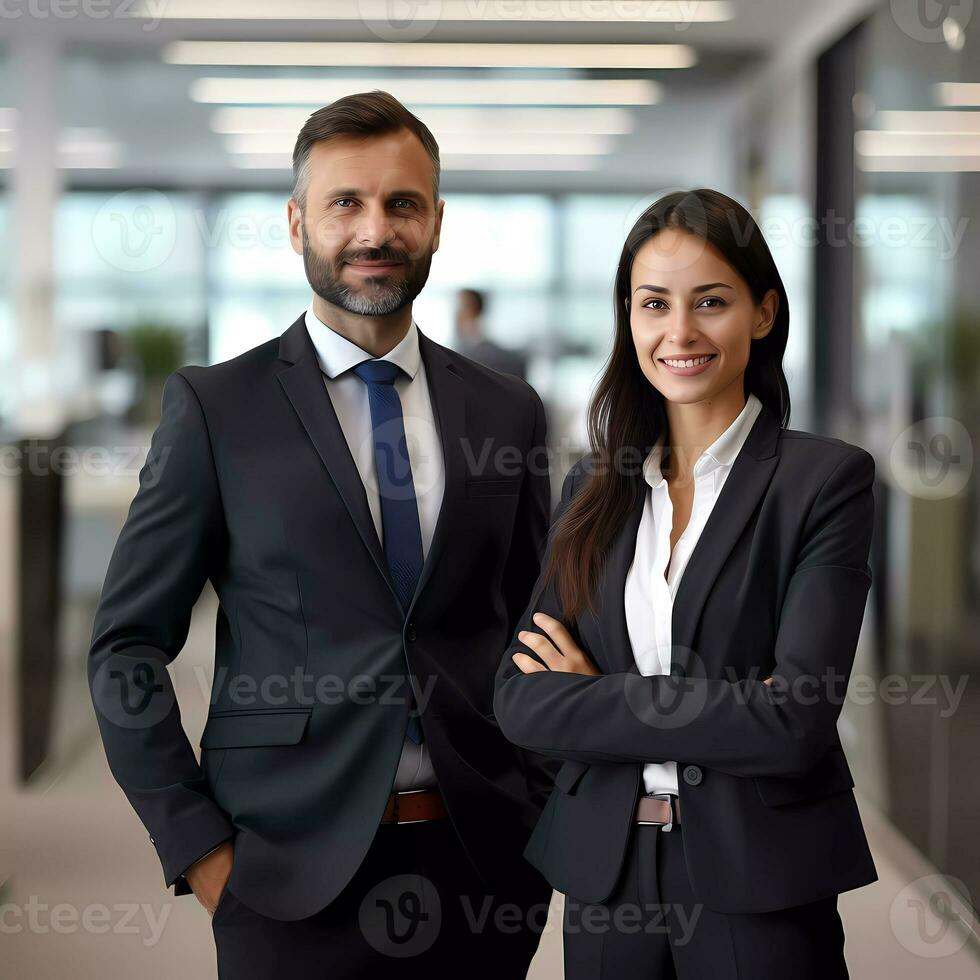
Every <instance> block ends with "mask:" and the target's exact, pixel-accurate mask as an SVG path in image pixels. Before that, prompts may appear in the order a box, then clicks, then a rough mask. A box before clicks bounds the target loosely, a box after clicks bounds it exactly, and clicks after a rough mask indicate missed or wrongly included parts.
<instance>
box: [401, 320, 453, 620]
mask: <svg viewBox="0 0 980 980" xmlns="http://www.w3.org/2000/svg"><path fill="white" fill-rule="evenodd" d="M419 351H420V353H421V355H422V363H423V364H424V365H425V376H426V381H427V382H428V386H429V396H430V399H431V402H432V412H433V415H434V416H435V422H436V426H437V427H438V429H439V437H440V441H441V442H442V458H443V466H444V469H445V486H444V489H443V493H442V504H441V505H440V508H439V516H438V518H437V519H436V526H435V530H434V531H433V532H432V542H431V544H430V545H429V551H428V554H426V556H425V563H424V564H423V566H422V573H421V575H420V576H419V581H418V585H417V586H416V589H415V598H414V599H413V600H412V606H413V607H414V605H415V602H416V601H417V600H418V597H419V595H420V594H421V592H422V590H423V589H424V588H425V585H426V583H427V582H428V581H429V578H430V577H431V575H432V570H433V568H434V567H435V566H436V565H437V564H438V562H439V561H441V560H442V556H443V554H444V552H445V549H446V544H447V541H448V538H449V534H450V529H449V525H450V523H451V517H452V515H453V514H454V513H457V512H458V510H459V507H460V505H461V504H462V500H463V494H464V492H465V481H466V467H465V459H464V457H463V439H464V438H465V436H466V390H465V385H464V383H463V379H462V378H461V377H460V376H459V374H458V373H457V370H456V366H455V365H454V364H453V362H452V359H451V358H450V356H449V353H448V351H447V350H446V349H445V348H444V347H441V346H440V345H439V344H436V343H434V342H433V341H431V340H430V339H429V338H428V337H426V336H425V334H423V333H422V331H421V330H420V331H419ZM409 613H411V609H409Z"/></svg>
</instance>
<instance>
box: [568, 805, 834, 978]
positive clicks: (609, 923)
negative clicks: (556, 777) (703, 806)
mask: <svg viewBox="0 0 980 980" xmlns="http://www.w3.org/2000/svg"><path fill="white" fill-rule="evenodd" d="M682 834H683V830H682V829H681V828H680V827H678V826H677V825H675V826H674V828H673V830H670V831H667V832H664V831H662V830H661V829H660V828H659V827H656V826H651V825H642V824H638V825H637V826H636V827H635V828H634V831H633V834H632V835H631V840H630V845H629V851H628V854H627V858H626V861H625V864H624V868H623V873H622V875H621V877H620V879H619V881H618V883H617V885H616V889H615V891H614V892H613V894H612V895H611V896H610V897H609V899H608V901H606V902H604V903H602V904H598V905H595V904H587V903H583V902H580V901H577V900H576V899H574V898H573V897H571V896H566V899H565V913H564V918H563V922H562V927H563V939H564V948H565V980H600V978H602V980H634V978H635V980H705V978H707V977H710V978H711V980H738V978H741V980H745V978H746V977H750V978H751V980H787V978H792V980H846V978H847V976H848V973H847V967H846V965H845V963H844V930H843V926H842V925H841V920H840V916H839V915H838V914H837V896H836V895H834V896H831V897H830V898H826V899H821V900H820V901H817V902H811V903H809V904H807V905H801V906H796V907H794V908H789V909H781V910H779V911H776V912H763V913H758V914H739V915H735V914H726V913H723V912H714V911H712V910H711V909H708V908H705V907H704V905H702V904H699V903H698V902H696V901H695V900H694V896H693V894H692V892H691V882H690V879H689V878H688V875H687V865H686V864H685V861H684V839H683V836H682ZM728 873H729V872H728V871H727V870H726V869H725V868H718V874H728Z"/></svg>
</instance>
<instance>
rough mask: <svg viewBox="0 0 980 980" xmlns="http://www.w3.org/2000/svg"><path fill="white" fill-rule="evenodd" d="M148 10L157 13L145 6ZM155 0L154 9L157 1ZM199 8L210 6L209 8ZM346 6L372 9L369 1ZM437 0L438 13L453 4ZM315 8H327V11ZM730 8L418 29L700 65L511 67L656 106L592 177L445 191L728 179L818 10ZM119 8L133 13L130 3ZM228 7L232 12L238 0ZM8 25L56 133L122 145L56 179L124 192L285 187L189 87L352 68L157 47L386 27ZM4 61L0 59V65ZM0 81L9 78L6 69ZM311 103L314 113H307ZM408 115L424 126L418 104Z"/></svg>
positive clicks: (637, 118) (458, 174) (440, 72)
mask: <svg viewBox="0 0 980 980" xmlns="http://www.w3.org/2000/svg"><path fill="white" fill-rule="evenodd" d="M79 2H80V3H81V0H79ZM147 2H148V3H150V9H151V10H152V9H154V8H153V2H154V0H147ZM164 2H165V0H156V3H158V4H163V3H164ZM174 2H175V3H177V2H180V0H174ZM200 2H206V3H209V4H212V3H213V2H214V0H200ZM334 2H337V3H346V2H347V0H334ZM356 2H357V3H358V4H368V3H370V2H373V0H356ZM445 2H446V3H447V9H448V8H449V7H450V6H451V3H452V0H445ZM467 3H468V4H469V7H468V8H467V9H483V8H484V7H486V6H487V5H488V2H486V3H483V4H482V6H481V3H479V2H477V0H467ZM321 6H322V7H323V8H324V9H330V6H329V4H328V3H323V4H321ZM348 6H349V4H348ZM422 6H423V7H424V6H425V4H424V3H423V4H422ZM513 6H514V4H513V3H512V2H509V3H499V4H498V5H497V8H495V9H500V10H504V11H506V10H507V9H508V8H513ZM630 6H632V7H633V8H636V7H640V8H643V7H645V6H646V4H643V3H633V4H632V5H630V4H627V3H625V2H623V0H621V2H620V3H619V4H618V7H617V9H620V10H625V9H629V8H630ZM731 6H732V7H733V9H734V12H735V17H734V19H732V20H730V21H726V22H723V23H692V24H635V23H634V24H617V23H596V22H591V23H564V24H559V23H553V22H539V23H502V22H494V21H490V22H486V21H483V22H461V21H452V22H449V21H440V22H438V23H434V24H428V25H424V26H423V29H422V31H421V36H420V38H419V39H424V41H426V42H452V41H456V42H502V43H507V42H512V43H516V42H520V43H534V42H536V43H558V42H561V43H598V42H603V43H630V44H640V43H654V42H661V43H671V44H684V45H688V46H690V47H692V48H693V49H694V51H695V53H696V56H697V63H696V65H694V66H693V67H690V68H683V69H662V70H653V71H637V70H612V69H603V70H584V69H576V70H573V71H533V70H531V71H529V70H524V69H520V70H513V69H512V70H509V71H508V73H507V74H508V75H509V76H511V77H521V78H544V77H574V78H648V79H653V80H655V81H657V82H658V83H659V85H660V86H662V93H663V97H662V101H661V102H659V103H658V104H656V105H653V106H643V107H634V108H630V109H629V110H628V111H629V112H630V113H631V116H632V121H633V131H632V132H631V133H629V134H627V135H617V136H613V137H611V138H610V139H611V145H612V152H611V153H610V154H609V155H607V156H602V157H601V158H598V164H599V165H598V167H597V169H594V170H590V171H582V172H574V171H572V172H560V173H548V172H540V171H535V172H521V171H520V170H519V169H517V170H515V171H513V172H509V171H506V170H503V171H501V170H499V169H498V170H495V171H487V172H477V171H448V172H447V174H446V178H445V181H444V186H445V187H446V188H447V189H450V190H452V189H483V188H487V187H503V188H522V189H571V188H583V189H588V188H594V189H606V190H610V189H616V190H623V189H627V190H636V191H638V192H641V191H643V190H649V189H650V188H651V187H656V188H660V187H666V186H681V185H684V186H697V185H699V184H710V183H718V184H721V183H724V182H725V181H726V179H727V177H728V174H729V171H730V167H731V166H732V161H731V156H732V154H731V147H730V131H729V127H730V126H731V119H732V108H733V104H734V100H735V99H736V98H737V97H738V93H739V87H740V84H741V82H742V81H743V80H745V79H747V78H748V77H750V76H751V75H752V73H753V72H754V71H755V70H756V69H759V68H760V67H761V66H762V65H763V64H765V63H766V62H767V61H769V60H771V59H772V58H773V57H775V56H776V55H777V54H778V52H779V51H780V49H781V48H783V47H785V46H786V45H787V44H789V43H790V42H791V40H795V39H796V38H797V37H798V36H799V33H800V32H801V30H802V29H803V28H802V25H803V24H804V23H805V22H806V20H807V19H808V18H812V16H813V12H814V5H813V4H811V3H808V2H803V0H782V2H778V0H756V2H749V0H732V4H731ZM838 6H840V3H838ZM268 8H271V9H274V8H272V5H271V3H270V4H269V5H267V8H264V9H268ZM458 8H459V5H458V4H457V9H458ZM126 9H131V5H130V6H127V8H126ZM230 9H235V4H234V3H231V5H230ZM238 9H241V6H240V4H239V6H238ZM335 9H336V8H335ZM430 9H431V6H430ZM593 9H597V8H593ZM4 26H5V27H7V34H8V40H10V41H11V44H10V45H9V46H8V47H7V49H6V52H5V53H8V54H9V53H10V51H11V50H12V49H15V48H16V45H17V44H18V41H19V40H20V39H24V38H26V37H27V36H28V35H32V34H33V35H35V36H37V35H39V34H41V35H43V37H44V38H46V39H47V41H48V42H54V43H58V44H59V45H60V46H61V48H62V55H61V72H60V75H61V77H60V79H59V91H60V94H59V100H60V105H59V123H60V125H61V126H62V127H67V128H71V129H72V130H73V131H76V132H75V133H74V135H75V138H76V139H77V138H85V136H86V133H88V134H89V136H91V138H92V140H94V141H95V142H98V141H99V140H105V141H108V142H109V143H114V144H116V145H117V146H118V148H119V151H120V152H119V159H118V166H117V167H115V168H113V169H89V170H85V169H73V170H69V171H66V180H67V181H68V183H69V184H71V185H74V186H96V185H102V186H106V185H108V186H113V185H115V186H120V185H126V186H132V185H133V183H134V182H141V183H147V184H157V185H169V186H218V187H236V186H237V187H244V186H249V187H277V188H280V187H284V186H286V185H287V184H288V179H289V177H288V171H287V170H285V169H281V170H258V169H240V168H239V167H237V166H235V165H234V162H233V157H232V156H231V154H229V153H228V152H227V150H226V143H227V137H226V136H223V135H222V134H219V133H216V132H214V130H213V129H212V118H213V115H214V112H215V110H216V108H218V107H216V106H212V105H206V104H201V103H199V102H195V101H193V100H192V99H191V97H190V94H189V93H190V90H191V86H192V84H193V83H194V81H195V80H197V79H200V78H203V77H208V76H216V77H228V76H234V77H252V78H260V79H261V78H271V77H276V76H282V77H291V78H324V77H331V76H334V75H338V74H340V75H342V76H343V77H344V78H351V77H352V75H356V72H352V71H350V70H347V69H344V70H342V71H341V70H339V69H328V68H323V69H319V68H315V67H314V68H298V67H227V66H196V65H183V64H169V63H167V62H166V61H164V58H163V52H164V51H165V49H166V47H167V45H168V44H170V43H171V42H173V41H175V40H208V39H211V40H252V41H271V40H302V41H334V42H336V41H377V40H378V39H379V36H384V30H385V25H383V24H380V25H379V24H377V23H375V24H365V23H363V22H359V21H357V20H349V19H344V20H317V21H311V20H296V19H293V20H269V19H263V20H228V19H222V20H199V19H193V20H172V19H164V20H160V21H159V22H158V23H152V24H151V23H150V22H138V21H134V20H132V19H130V18H125V17H107V18H103V19H96V18H94V17H89V18H85V17H75V18H62V19H48V20H47V21H46V22H42V21H41V20H39V19H31V18H26V19H25V18H21V19H16V20H12V21H11V20H8V21H6V22H5V24H4ZM379 31H380V32H381V34H379ZM417 33H418V32H417ZM396 36H398V35H396ZM10 64H11V63H10V62H9V61H8V67H9V66H10ZM6 74H7V76H8V79H9V76H10V75H11V74H12V73H11V72H10V71H8V72H6ZM368 74H369V75H370V78H371V79H372V80H373V79H377V78H378V77H379V75H380V76H381V77H382V78H383V79H387V80H390V81H391V84H390V86H389V87H390V88H391V89H392V90H393V91H394V92H395V93H396V94H397V79H399V78H404V77H406V76H411V77H419V76H420V75H432V76H436V77H440V76H442V77H445V76H451V77H460V76H461V75H463V74H468V75H471V76H477V77H490V76H492V75H493V74H495V71H494V70H486V69H479V70H477V69H471V70H469V71H468V72H466V71H465V70H462V71H461V70H460V69H431V70H428V71H425V70H423V71H420V70H418V69H415V70H402V69H398V70H380V71H379V70H377V69H376V70H373V71H371V72H369V73H368ZM496 74H499V72H496ZM16 81H17V80H16V79H14V80H13V81H12V83H13V82H16ZM352 85H353V83H352ZM351 90H352V91H355V90H357V88H356V87H352V89H351ZM15 103H16V95H15V94H14V93H11V97H10V98H8V97H7V96H5V95H3V94H2V93H0V106H3V105H10V104H15ZM313 108H315V106H310V107H309V110H310V111H312V109H313ZM418 113H419V115H420V116H422V118H425V109H424V107H422V108H419V109H418ZM79 130H80V131H81V132H80V133H79V132H77V131H79Z"/></svg>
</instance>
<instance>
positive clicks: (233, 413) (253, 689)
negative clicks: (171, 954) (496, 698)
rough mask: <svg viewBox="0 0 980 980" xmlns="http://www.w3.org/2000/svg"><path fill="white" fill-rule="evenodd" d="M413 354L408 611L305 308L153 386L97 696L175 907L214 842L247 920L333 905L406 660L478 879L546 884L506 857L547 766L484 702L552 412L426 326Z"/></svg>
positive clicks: (111, 574) (543, 506) (532, 569)
mask: <svg viewBox="0 0 980 980" xmlns="http://www.w3.org/2000/svg"><path fill="white" fill-rule="evenodd" d="M419 344H420V347H421V356H422V358H423V361H424V363H425V368H426V374H427V378H428V383H429V386H430V392H431V396H432V404H433V410H434V413H435V415H436V416H437V421H438V427H439V429H440V435H441V441H442V446H443V451H444V458H445V490H444V496H443V501H442V508H441V511H440V514H439V518H438V523H437V526H436V529H435V533H434V539H433V541H432V544H431V547H430V550H429V552H428V554H427V556H426V562H425V565H424V568H423V571H422V575H421V578H420V581H419V585H418V589H417V591H416V594H415V599H414V601H413V604H412V606H411V608H410V610H409V612H408V614H407V616H406V615H404V614H403V612H402V609H401V607H400V605H399V602H398V599H397V597H396V594H395V592H394V589H393V587H392V585H391V581H390V577H389V574H388V570H387V565H386V562H385V557H384V552H383V548H382V545H381V543H380V542H379V540H378V536H377V533H376V531H375V528H374V525H373V523H372V520H371V514H370V511H369V507H368V502H367V497H366V494H365V491H364V486H363V484H362V482H361V480H360V477H359V476H358V472H357V469H356V467H355V464H354V460H353V458H352V456H351V453H350V450H349V449H348V446H347V443H346V441H345V439H344V434H343V432H342V430H341V427H340V424H339V422H338V420H337V417H336V414H335V413H334V410H333V407H332V404H331V401H330V397H329V395H328V393H327V391H326V388H325V386H324V382H323V378H322V375H321V372H320V368H319V365H318V361H317V358H316V354H315V351H314V348H313V344H312V341H311V340H310V337H309V334H308V333H307V329H306V325H305V322H304V317H303V316H300V317H299V318H298V319H297V320H296V322H295V323H294V324H293V325H292V326H291V327H289V329H288V330H286V331H285V333H284V334H283V335H282V337H281V338H276V339H274V340H271V341H269V342H267V343H265V344H262V345H261V346H259V347H256V348H254V349H253V350H250V351H248V352H246V353H244V354H242V355H241V356H239V357H236V358H233V359H232V360H229V361H226V362H224V363H220V364H215V365H212V366H210V367H184V368H182V369H180V370H179V371H176V372H175V373H173V374H172V375H171V376H170V377H169V378H168V380H167V383H166V386H165V388H164V393H163V414H162V420H161V422H160V424H159V427H158V428H157V429H156V431H155V432H154V434H153V438H152V442H151V446H150V450H149V455H148V458H147V465H146V466H144V468H143V470H142V471H141V473H140V487H139V490H138V492H137V495H136V497H135V499H134V501H133V503H132V506H131V508H130V511H129V515H128V517H127V520H126V523H125V526H124V527H123V529H122V532H121V534H120V536H119V540H118V542H117V544H116V547H115V550H114V552H113V555H112V559H111V562H110V565H109V569H108V573H107V576H106V581H105V586H104V589H103V592H102V597H101V601H100V604H99V607H98V611H97V614H96V617H95V624H94V629H93V638H92V645H91V651H90V656H89V679H90V686H91V690H92V696H93V701H94V704H95V706H96V710H97V714H98V719H99V725H100V728H101V733H102V738H103V741H104V744H105V750H106V755H107V758H108V761H109V765H110V767H111V770H112V773H113V775H114V776H115V778H116V780H117V781H118V783H119V784H120V786H121V787H122V789H123V790H124V791H125V794H126V796H127V797H128V798H129V801H130V802H131V804H132V805H133V807H134V808H135V810H136V812H137V814H138V815H139V817H140V819H141V820H142V821H143V823H144V825H145V826H146V828H147V830H148V831H149V834H150V839H151V841H153V843H154V844H155V846H156V849H157V852H158V854H159V857H160V861H161V863H162V865H163V871H164V876H165V879H166V882H167V883H168V885H174V887H175V894H178V895H181V894H187V893H188V892H189V891H190V888H189V885H188V884H187V881H186V879H185V878H184V877H183V876H182V872H184V871H185V870H186V869H187V868H188V867H189V866H190V865H191V864H192V863H193V862H194V861H195V860H197V859H198V858H199V857H201V856H203V855H204V854H205V853H207V852H208V851H209V850H211V849H212V848H214V847H215V846H216V845H217V844H219V843H220V842H221V841H223V840H225V839H227V838H229V837H233V838H234V844H235V856H234V865H233V868H232V872H231V876H230V878H229V882H228V887H229V888H230V890H231V891H232V892H233V893H234V894H235V895H236V896H237V897H238V898H239V899H241V901H243V902H244V903H245V904H246V905H248V906H250V907H252V908H253V909H255V910H256V911H258V912H260V913H262V914H263V915H266V916H270V917H272V918H275V919H282V920H291V919H298V918H302V917H305V916H309V915H312V914H313V913H315V912H317V911H318V910H320V909H321V908H323V907H324V906H325V905H327V904H328V903H329V902H330V901H331V900H332V899H333V898H334V897H335V896H336V895H337V894H338V893H339V892H340V891H341V889H342V888H343V887H344V885H345V884H346V883H347V882H348V881H349V880H350V878H351V877H352V876H353V874H354V872H355V870H356V869H357V868H358V866H359V865H360V863H361V860H362V858H363V857H364V855H365V853H366V851H367V849H368V847H369V845H370V844H371V841H372V838H373V837H374V834H375V832H376V830H377V828H378V826H379V822H380V819H381V816H382V813H383V811H384V808H385V804H386V802H387V800H388V795H389V793H390V792H391V788H392V780H393V777H394V774H395V770H396V767H397V764H398V759H399V755H400V752H401V748H402V741H403V738H404V735H405V729H406V723H407V719H408V710H409V706H408V698H407V696H406V694H407V691H406V688H405V681H406V666H405V665H406V657H407V660H408V662H409V663H410V664H411V669H412V672H413V673H414V676H415V680H416V690H417V692H418V694H419V703H420V704H422V705H423V718H422V721H423V728H424V731H425V737H426V740H427V742H428V746H429V750H430V755H431V758H432V764H433V767H434V770H435V773H436V777H437V780H438V783H439V787H440V789H441V791H442V793H443V796H444V798H445V801H446V804H447V807H448V810H449V814H450V818H451V820H452V822H453V824H454V826H455V827H456V829H457V831H458V832H459V834H460V836H461V838H462V841H463V843H464V846H465V847H466V849H467V851H468V852H469V854H470V855H471V857H472V859H473V862H474V864H475V865H476V867H477V869H478V870H479V871H481V872H482V873H483V874H484V877H486V878H487V879H488V880H489V881H491V882H498V883H500V882H503V883H508V882H509V883H510V884H511V885H514V884H515V883H516V882H517V881H518V880H520V879H521V878H522V876H523V878H524V880H527V879H528V876H533V877H534V878H535V879H537V881H538V882H539V883H540V884H543V883H541V882H540V879H539V878H538V877H537V872H534V871H533V870H531V869H530V868H529V867H528V866H527V864H526V863H525V862H524V861H523V859H522V857H521V852H522V850H523V848H524V845H525V844H526V841H527V837H528V834H529V832H530V828H531V827H532V826H533V825H534V822H535V818H536V816H537V815H538V813H539V812H540V807H541V804H542V802H543V799H544V796H545V794H546V791H547V790H548V789H550V778H549V776H550V774H551V772H553V770H554V769H555V768H556V766H555V765H554V763H552V762H551V761H550V760H545V759H543V758H540V757H539V758H535V757H534V756H533V754H530V753H526V752H522V751H519V750H517V749H515V747H514V746H513V745H512V744H511V743H509V742H508V741H507V740H506V739H505V738H504V737H503V736H502V735H501V733H500V731H499V729H498V728H497V726H496V722H495V720H494V718H493V714H492V705H491V702H492V696H493V676H494V672H495V670H496V667H497V664H498V663H499V659H500V651H501V650H503V649H504V648H505V647H506V645H507V643H508V641H509V638H510V636H511V635H512V633H513V630H514V628H515V625H516V623H517V620H518V618H519V617H520V615H521V613H522V612H523V610H524V606H525V605H526V603H527V599H528V596H529V595H530V592H531V588H532V586H533V584H534V580H535V579H536V577H537V575H538V570H539V565H540V558H541V551H542V549H543V546H544V542H545V538H546V535H547V522H548V513H549V510H550V506H551V498H550V481H549V476H548V466H547V458H546V449H545V436H546V423H545V417H544V410H543V406H542V404H541V400H540V399H539V398H538V396H537V394H536V393H535V392H534V391H533V389H531V388H530V387H529V386H528V385H527V384H525V383H524V382H523V381H520V380H517V379H515V378H508V377H504V376H503V375H500V374H497V373H496V372H494V371H491V370H488V369H486V368H484V367H481V366H480V365H477V364H475V363H474V362H472V361H470V360H468V359H466V358H464V357H461V356H460V355H458V354H455V353H453V352H451V351H449V350H447V349H446V348H444V347H442V346H440V345H439V344H436V343H434V342H433V341H432V340H430V339H429V338H427V337H425V336H424V335H422V334H421V333H420V334H419ZM529 464H530V465H529ZM208 579H210V580H211V582H212V584H213V586H214V589H215V591H216V593H217V596H218V599H219V600H220V607H219V611H218V616H217V622H216V634H215V676H214V686H213V690H212V696H211V703H210V705H209V714H208V719H207V725H206V727H205V729H204V734H203V736H202V738H201V742H200V744H201V749H202V753H201V762H200V765H199V764H198V761H197V759H196V758H195V754H194V752H193V750H192V748H191V745H190V743H189V741H188V739H187V737H186V735H185V733H184V730H183V728H182V726H181V722H180V714H179V709H178V707H177V704H176V701H175V697H174V690H173V686H172V684H171V680H170V677H169V674H168V671H167V670H166V666H165V665H166V664H168V663H169V662H170V661H172V660H173V659H174V658H175V657H176V656H177V654H178V653H179V652H180V650H181V648H182V647H183V645H184V642H185V640H186V638H187V631H188V627H189V623H190V617H191V609H192V607H193V605H194V603H195V601H196V600H197V598H198V596H199V594H200V593H201V590H202V588H203V586H204V584H205V582H206V581H207V580H208ZM318 683H319V688H318V686H317V685H318ZM549 767H550V768H549Z"/></svg>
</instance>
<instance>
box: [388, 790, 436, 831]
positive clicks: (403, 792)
mask: <svg viewBox="0 0 980 980" xmlns="http://www.w3.org/2000/svg"><path fill="white" fill-rule="evenodd" d="M428 791H429V788H428V787H423V788H422V789H402V790H398V791H396V793H395V794H394V795H395V826H396V827H397V826H398V825H399V824H400V825H401V826H403V827H407V826H408V825H409V824H413V823H428V818H426V817H421V818H420V819H418V820H399V819H398V797H399V796H412V795H413V794H415V793H427V792H428Z"/></svg>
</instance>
